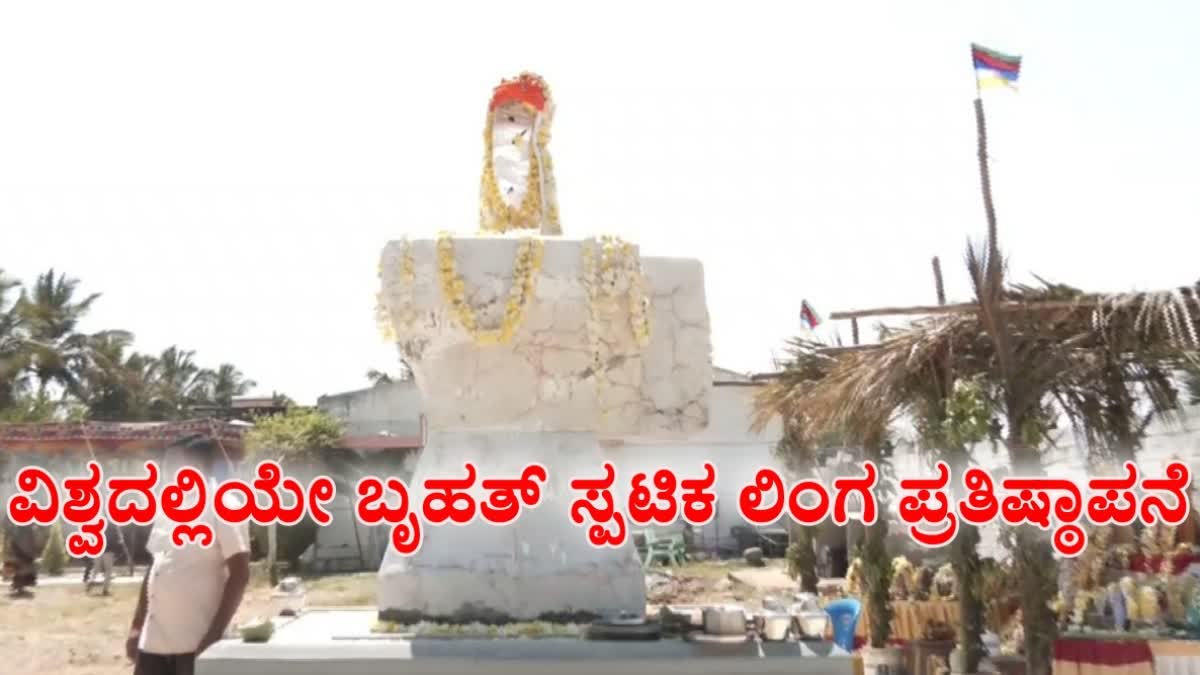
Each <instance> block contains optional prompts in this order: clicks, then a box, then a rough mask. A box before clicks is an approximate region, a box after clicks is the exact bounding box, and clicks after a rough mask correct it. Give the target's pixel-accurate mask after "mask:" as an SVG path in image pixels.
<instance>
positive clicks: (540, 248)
mask: <svg viewBox="0 0 1200 675" xmlns="http://www.w3.org/2000/svg"><path fill="white" fill-rule="evenodd" d="M437 252H438V278H439V279H440V281H441V286H442V295H443V296H445V298H446V303H447V304H448V305H449V306H450V310H451V311H452V312H453V314H454V316H455V318H456V319H457V320H458V324H459V325H460V326H462V328H463V330H465V331H467V333H468V334H469V335H470V336H471V337H472V339H474V340H475V344H477V345H479V346H481V347H482V346H489V345H495V344H508V343H509V342H510V341H511V340H512V338H513V335H515V334H516V332H517V329H518V328H520V327H521V323H522V322H523V321H524V319H525V310H526V308H527V307H528V305H529V300H530V299H531V298H532V297H533V295H534V291H535V290H536V289H537V279H538V276H539V274H540V273H541V269H542V255H543V254H544V252H545V242H543V241H542V240H541V239H535V238H532V237H526V238H524V239H522V240H521V242H520V244H519V245H518V246H517V255H516V259H515V260H514V261H513V272H512V287H511V288H510V289H509V293H508V301H507V302H506V303H505V307H504V318H503V319H502V320H501V322H500V326H499V327H497V328H491V329H485V328H480V327H479V320H478V318H477V317H476V316H475V310H474V309H472V308H471V305H470V303H469V302H467V298H466V282H465V281H463V278H462V277H461V276H459V274H458V272H457V271H456V270H455V263H454V242H453V241H452V240H451V239H450V235H449V234H446V233H444V232H443V233H442V234H440V235H438V243H437Z"/></svg>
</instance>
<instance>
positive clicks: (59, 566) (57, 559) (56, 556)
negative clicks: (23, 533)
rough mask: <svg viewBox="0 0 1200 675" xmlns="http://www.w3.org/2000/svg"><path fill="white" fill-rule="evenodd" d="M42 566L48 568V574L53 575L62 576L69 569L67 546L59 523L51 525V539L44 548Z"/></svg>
mask: <svg viewBox="0 0 1200 675" xmlns="http://www.w3.org/2000/svg"><path fill="white" fill-rule="evenodd" d="M42 566H43V567H45V568H46V574H49V575H50V576H52V577H57V576H62V573H63V571H64V570H66V569H67V547H66V544H65V542H64V541H63V533H62V527H60V526H59V524H58V523H55V524H54V525H52V526H51V527H50V539H49V540H48V541H47V542H46V548H45V549H43V550H42Z"/></svg>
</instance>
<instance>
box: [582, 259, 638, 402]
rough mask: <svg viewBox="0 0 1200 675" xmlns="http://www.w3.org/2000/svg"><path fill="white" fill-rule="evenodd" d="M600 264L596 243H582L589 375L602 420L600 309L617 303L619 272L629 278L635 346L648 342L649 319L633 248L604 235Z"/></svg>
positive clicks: (603, 378) (602, 367)
mask: <svg viewBox="0 0 1200 675" xmlns="http://www.w3.org/2000/svg"><path fill="white" fill-rule="evenodd" d="M599 245H600V261H599V266H597V264H596V263H597V261H596V251H595V249H596V247H597V242H596V240H591V241H585V242H584V243H583V248H582V250H581V257H582V261H581V263H582V264H581V267H582V270H581V271H582V282H583V288H584V291H585V295H586V298H587V306H588V318H587V338H588V348H589V350H590V351H591V354H592V373H593V375H594V376H595V378H596V398H597V403H598V405H599V406H600V414H601V417H604V418H606V417H607V416H608V409H607V408H605V407H604V404H603V395H604V394H603V392H604V389H605V386H606V384H607V378H606V377H605V368H604V362H603V358H602V357H603V355H602V354H601V343H600V315H601V313H602V308H605V307H611V306H612V305H615V304H616V299H617V294H616V288H617V279H618V275H619V274H620V273H622V272H623V273H624V275H625V276H626V277H627V278H628V281H629V288H628V291H627V297H628V299H629V327H630V329H631V330H632V332H633V336H634V340H635V341H636V342H637V345H638V347H640V348H643V349H644V348H645V347H646V345H647V344H649V343H650V320H649V318H648V317H647V308H648V306H649V303H650V300H649V298H647V297H646V295H645V279H644V277H643V275H642V265H641V260H640V259H639V258H638V256H636V255H635V254H634V250H633V245H632V244H630V243H629V242H625V241H622V240H621V239H619V238H617V237H612V236H603V237H600V240H599Z"/></svg>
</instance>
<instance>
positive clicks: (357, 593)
mask: <svg viewBox="0 0 1200 675" xmlns="http://www.w3.org/2000/svg"><path fill="white" fill-rule="evenodd" d="M74 577H75V578H78V575H77V574H76V575H74ZM41 578H44V577H40V578H39V579H41ZM305 585H306V586H307V588H308V603H309V604H310V605H326V606H369V605H373V604H375V575H374V574H355V575H338V576H328V577H321V578H316V579H309V580H307V581H306V582H305ZM34 590H35V594H34V597H32V598H19V599H18V598H10V597H8V595H7V593H5V594H3V595H2V596H0V655H2V657H0V658H3V663H2V664H0V672H3V673H6V674H7V675H33V674H34V673H37V674H38V675H48V674H49V673H56V674H58V673H61V674H63V675H117V674H118V673H120V674H123V675H127V674H128V673H131V672H133V668H132V665H131V664H130V663H129V661H128V660H127V659H126V658H125V635H126V633H127V630H128V628H129V622H130V620H132V619H133V610H134V607H135V606H136V605H137V593H138V590H139V587H138V586H137V585H136V584H122V585H117V586H113V588H112V595H110V596H108V597H104V596H101V595H100V594H99V591H98V590H96V591H93V592H92V593H90V594H89V593H85V592H84V590H83V585H82V584H67V585H45V586H41V587H39V588H36V589H34ZM270 612H271V607H270V588H269V587H268V586H267V585H266V584H265V583H256V584H254V585H253V586H252V587H251V588H249V589H247V591H246V597H245V600H243V602H242V606H241V609H240V610H239V611H238V614H237V617H236V618H235V619H234V622H235V623H237V622H245V621H247V620H249V619H251V618H254V617H260V616H262V617H265V616H268V615H269V614H270Z"/></svg>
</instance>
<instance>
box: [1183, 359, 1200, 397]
mask: <svg viewBox="0 0 1200 675" xmlns="http://www.w3.org/2000/svg"><path fill="white" fill-rule="evenodd" d="M1183 386H1184V388H1185V389H1186V390H1187V393H1188V403H1191V404H1192V405H1195V404H1197V403H1200V358H1197V356H1195V355H1193V356H1191V357H1190V358H1188V360H1187V362H1186V363H1185V365H1184V369H1183Z"/></svg>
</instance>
